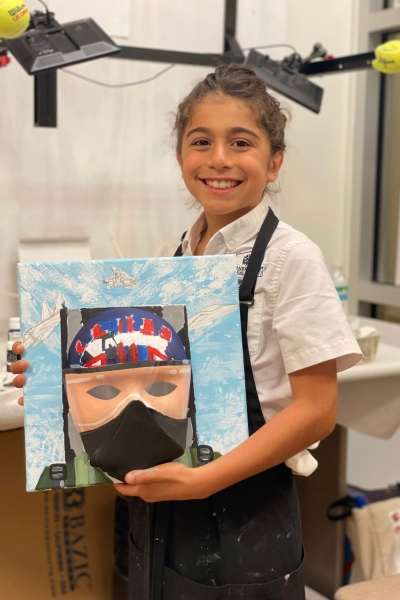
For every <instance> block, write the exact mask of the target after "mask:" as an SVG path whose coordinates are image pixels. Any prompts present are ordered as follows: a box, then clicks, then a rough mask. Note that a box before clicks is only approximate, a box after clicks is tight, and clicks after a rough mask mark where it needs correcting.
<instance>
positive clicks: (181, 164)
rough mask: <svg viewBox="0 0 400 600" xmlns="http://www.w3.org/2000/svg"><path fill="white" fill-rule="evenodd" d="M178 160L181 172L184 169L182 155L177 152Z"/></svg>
mask: <svg viewBox="0 0 400 600" xmlns="http://www.w3.org/2000/svg"><path fill="white" fill-rule="evenodd" d="M176 160H177V161H178V163H179V166H180V168H181V170H182V167H183V160H182V154H179V153H178V152H177V153H176Z"/></svg>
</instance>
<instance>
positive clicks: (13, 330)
mask: <svg viewBox="0 0 400 600" xmlns="http://www.w3.org/2000/svg"><path fill="white" fill-rule="evenodd" d="M8 341H10V342H19V341H21V320H20V318H19V317H11V318H10V324H9V329H8Z"/></svg>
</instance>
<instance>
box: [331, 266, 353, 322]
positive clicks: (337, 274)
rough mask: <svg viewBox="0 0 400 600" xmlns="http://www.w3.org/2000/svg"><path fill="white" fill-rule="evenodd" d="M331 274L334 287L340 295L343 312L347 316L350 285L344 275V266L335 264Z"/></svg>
mask: <svg viewBox="0 0 400 600" xmlns="http://www.w3.org/2000/svg"><path fill="white" fill-rule="evenodd" d="M330 274H331V277H332V281H333V285H334V286H335V288H336V291H337V293H338V295H339V298H340V301H341V303H342V306H343V310H344V312H345V314H346V315H347V305H348V297H349V284H348V282H347V278H346V276H345V274H344V273H343V269H342V266H341V265H339V264H337V263H334V264H333V265H332V266H331V270H330Z"/></svg>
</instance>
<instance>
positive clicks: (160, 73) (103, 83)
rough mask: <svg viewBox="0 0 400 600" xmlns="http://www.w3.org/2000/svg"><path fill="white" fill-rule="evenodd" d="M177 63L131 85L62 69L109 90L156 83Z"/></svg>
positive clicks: (132, 82)
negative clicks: (155, 81)
mask: <svg viewBox="0 0 400 600" xmlns="http://www.w3.org/2000/svg"><path fill="white" fill-rule="evenodd" d="M175 66H176V65H175V63H173V64H171V65H168V67H166V68H165V69H162V70H161V71H159V72H158V73H156V74H155V75H153V76H152V77H148V78H147V79H139V81H131V82H130V83H116V84H114V83H105V82H104V81H97V80H96V79H91V78H90V77H85V75H80V74H79V73H75V72H74V71H70V70H69V69H61V70H62V71H63V72H64V73H68V75H73V76H74V77H78V79H83V80H84V81H88V82H89V83H94V84H95V85H100V86H102V87H107V88H124V87H132V86H134V85H140V84H142V83H149V82H150V81H154V79H157V77H160V76H161V75H163V74H164V73H166V72H167V71H169V70H170V69H172V68H173V67H175Z"/></svg>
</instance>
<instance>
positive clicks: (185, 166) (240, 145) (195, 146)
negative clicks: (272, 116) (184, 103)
mask: <svg viewBox="0 0 400 600" xmlns="http://www.w3.org/2000/svg"><path fill="white" fill-rule="evenodd" d="M282 161H283V152H281V151H279V152H276V154H275V155H274V157H271V148H270V143H269V140H268V137H267V135H266V133H265V131H264V129H262V128H261V127H260V125H258V124H257V121H256V119H255V116H254V113H253V111H252V109H251V108H250V107H249V106H247V105H246V104H245V102H243V101H242V100H239V99H236V98H232V97H230V96H225V95H223V94H220V95H218V96H207V97H206V98H205V99H204V100H203V101H202V102H201V103H200V104H199V105H198V106H197V107H196V109H195V110H194V112H193V115H192V118H191V120H190V121H189V123H188V125H187V127H186V129H185V131H184V134H183V139H182V152H181V154H180V155H178V162H179V164H180V166H181V169H182V177H183V179H184V181H185V184H186V187H187V188H188V190H189V192H190V193H191V194H192V195H193V197H194V198H195V199H196V200H197V201H198V202H199V203H200V204H201V205H202V207H203V209H204V211H205V213H206V216H207V215H210V216H211V215H216V216H220V217H221V216H225V217H228V221H233V220H235V219H237V218H239V217H241V216H242V215H244V214H246V213H247V212H249V211H250V210H252V209H253V208H254V207H255V206H257V204H259V202H260V201H261V199H262V197H263V193H264V188H265V186H266V184H267V183H268V182H272V181H275V179H276V178H277V176H278V173H279V169H280V167H281V165H282Z"/></svg>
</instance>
